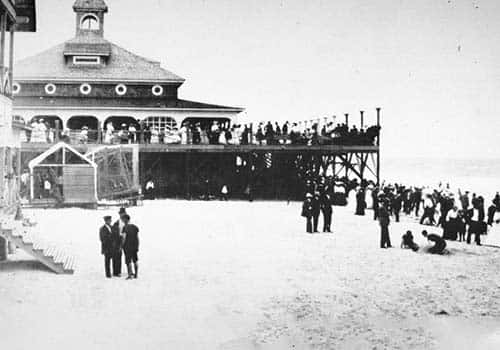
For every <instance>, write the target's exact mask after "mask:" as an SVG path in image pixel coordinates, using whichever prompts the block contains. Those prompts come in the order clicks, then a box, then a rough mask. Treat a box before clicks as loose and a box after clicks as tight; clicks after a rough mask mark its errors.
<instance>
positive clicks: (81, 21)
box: [12, 0, 242, 141]
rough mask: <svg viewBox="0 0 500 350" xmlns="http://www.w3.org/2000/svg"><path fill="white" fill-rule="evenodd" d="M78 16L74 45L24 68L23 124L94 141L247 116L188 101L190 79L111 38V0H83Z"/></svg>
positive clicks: (20, 86) (20, 81) (19, 76)
mask: <svg viewBox="0 0 500 350" xmlns="http://www.w3.org/2000/svg"><path fill="white" fill-rule="evenodd" d="M73 10H74V12H75V15H76V16H75V17H76V35H75V37H74V38H73V39H71V40H68V41H66V42H64V43H62V44H60V45H57V46H56V47H53V48H50V49H48V50H46V51H44V52H42V53H40V54H38V55H35V56H33V57H29V58H27V59H24V60H22V61H20V62H19V63H18V65H17V69H16V71H15V74H14V79H15V82H14V84H13V87H12V93H13V94H14V96H15V97H16V99H15V104H14V111H15V114H16V118H17V119H18V120H21V121H24V122H25V123H27V124H30V123H32V122H33V121H35V120H40V119H43V120H44V123H45V124H46V125H47V126H48V127H50V128H54V129H57V128H60V129H61V130H67V131H68V132H72V133H78V132H80V130H81V129H82V128H88V129H89V130H90V132H89V139H90V140H89V141H91V140H92V138H94V139H95V138H100V137H102V135H100V133H102V132H103V130H104V129H106V128H107V127H108V125H112V126H113V128H114V129H118V128H120V127H122V126H123V125H127V126H128V125H131V124H133V125H134V127H135V128H136V129H137V128H140V127H144V126H148V127H149V128H151V129H158V130H161V131H168V130H171V129H173V128H180V127H181V125H182V124H183V123H184V122H191V123H195V122H199V123H201V124H203V125H210V124H211V123H212V122H213V121H218V122H228V123H231V122H234V121H235V119H236V118H237V115H238V114H239V113H240V112H242V109H241V108H234V107H227V106H221V105H213V104H206V103H200V102H194V101H187V100H183V99H180V98H179V96H178V90H179V88H180V87H181V85H182V84H183V83H184V79H183V78H181V77H179V76H178V75H176V74H174V73H172V72H170V71H168V70H166V69H164V68H162V67H161V66H160V63H159V62H155V61H152V60H149V59H147V58H144V57H140V56H138V55H135V54H133V53H131V52H129V51H127V50H126V49H124V48H121V47H119V46H118V45H115V44H114V43H112V42H110V41H108V40H106V39H105V38H104V23H105V16H106V14H107V12H108V7H107V5H106V3H105V2H104V0H77V1H76V2H75V3H74V5H73Z"/></svg>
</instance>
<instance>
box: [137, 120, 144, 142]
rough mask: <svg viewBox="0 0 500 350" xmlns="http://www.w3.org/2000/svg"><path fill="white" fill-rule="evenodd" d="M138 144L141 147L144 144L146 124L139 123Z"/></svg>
mask: <svg viewBox="0 0 500 350" xmlns="http://www.w3.org/2000/svg"><path fill="white" fill-rule="evenodd" d="M137 142H138V143H140V144H141V145H142V144H143V143H144V123H143V122H142V121H139V137H138V138H137Z"/></svg>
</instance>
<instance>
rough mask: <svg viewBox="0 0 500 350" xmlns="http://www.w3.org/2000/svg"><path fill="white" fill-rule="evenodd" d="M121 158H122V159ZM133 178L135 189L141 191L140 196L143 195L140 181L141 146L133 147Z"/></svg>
mask: <svg viewBox="0 0 500 350" xmlns="http://www.w3.org/2000/svg"><path fill="white" fill-rule="evenodd" d="M120 158H121V157H120ZM132 167H133V168H132V169H133V171H132V178H133V183H134V187H136V188H138V189H139V194H141V193H142V187H141V183H140V180H139V146H138V145H134V146H132Z"/></svg>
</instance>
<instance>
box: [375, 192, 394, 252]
mask: <svg viewBox="0 0 500 350" xmlns="http://www.w3.org/2000/svg"><path fill="white" fill-rule="evenodd" d="M378 221H379V224H380V248H392V245H391V238H390V237H389V224H390V222H391V219H390V213H389V209H388V204H387V202H386V201H384V202H382V204H381V205H380V208H379V213H378Z"/></svg>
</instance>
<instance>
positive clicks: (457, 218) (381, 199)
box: [301, 177, 500, 254]
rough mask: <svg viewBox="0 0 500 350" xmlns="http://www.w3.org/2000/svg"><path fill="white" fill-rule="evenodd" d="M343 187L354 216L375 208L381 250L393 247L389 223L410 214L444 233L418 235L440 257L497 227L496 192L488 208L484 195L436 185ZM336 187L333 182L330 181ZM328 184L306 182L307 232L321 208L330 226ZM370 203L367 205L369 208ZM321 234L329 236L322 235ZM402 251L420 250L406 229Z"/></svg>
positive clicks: (499, 219) (314, 227)
mask: <svg viewBox="0 0 500 350" xmlns="http://www.w3.org/2000/svg"><path fill="white" fill-rule="evenodd" d="M343 183H344V192H343V193H344V196H345V197H348V196H349V192H350V191H351V190H355V192H356V193H355V201H356V209H355V215H361V216H364V215H365V214H366V212H365V211H366V209H367V208H369V207H371V209H373V219H374V220H375V221H378V223H379V225H380V230H381V237H380V247H381V248H390V247H392V244H391V240H390V234H389V226H390V223H391V220H394V221H395V222H399V221H400V217H401V215H407V216H414V217H415V218H417V219H418V222H419V223H420V224H421V225H428V226H433V227H438V228H439V229H440V230H441V231H442V235H437V234H434V233H428V232H427V230H424V231H422V235H423V236H424V237H425V238H427V239H428V240H429V241H431V242H434V243H435V244H434V246H433V247H432V248H430V249H429V250H428V251H429V252H430V253H434V254H442V253H443V252H444V251H445V248H446V241H447V240H453V241H456V240H458V241H460V242H466V243H467V244H471V243H472V240H474V242H475V243H476V244H477V245H481V236H482V235H485V234H487V232H488V228H489V227H492V226H493V225H495V224H499V223H500V193H498V192H497V193H496V195H495V197H494V198H493V199H492V201H491V203H490V205H489V206H488V208H486V204H485V200H484V198H483V197H482V196H480V195H476V194H475V193H472V194H471V193H470V192H469V191H465V192H462V191H460V190H458V192H457V193H453V192H452V191H451V190H450V186H449V185H446V186H443V185H442V184H440V185H439V187H438V188H436V189H430V188H419V187H407V186H403V185H399V184H394V185H392V184H382V185H381V186H380V187H378V186H376V185H375V184H374V183H368V182H365V183H362V184H357V183H356V182H354V183H351V184H349V183H346V182H345V181H344V182H343ZM333 185H334V183H333ZM335 196H336V193H335V191H334V190H333V186H332V182H331V181H328V180H327V178H325V177H319V178H317V179H305V191H304V197H305V199H304V202H303V207H302V213H301V214H302V216H304V217H305V218H306V231H307V232H308V233H314V232H318V231H317V222H318V218H319V215H320V213H321V212H322V211H323V208H326V212H325V213H324V214H323V217H324V222H325V225H328V227H330V226H331V216H332V213H331V210H330V209H331V205H332V201H331V198H335ZM368 201H370V205H368ZM324 232H330V231H329V230H328V231H324ZM401 246H402V247H404V248H409V249H412V250H418V245H416V244H415V242H414V241H413V234H412V232H411V231H408V232H407V233H406V234H405V235H403V237H402V244H401Z"/></svg>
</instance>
